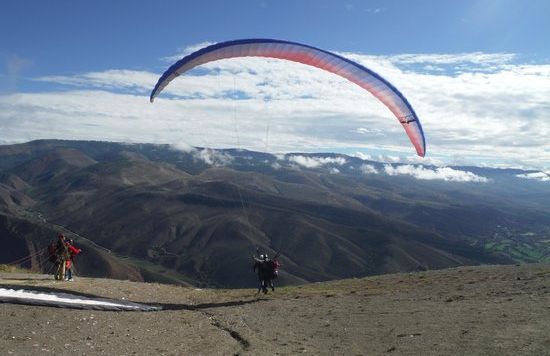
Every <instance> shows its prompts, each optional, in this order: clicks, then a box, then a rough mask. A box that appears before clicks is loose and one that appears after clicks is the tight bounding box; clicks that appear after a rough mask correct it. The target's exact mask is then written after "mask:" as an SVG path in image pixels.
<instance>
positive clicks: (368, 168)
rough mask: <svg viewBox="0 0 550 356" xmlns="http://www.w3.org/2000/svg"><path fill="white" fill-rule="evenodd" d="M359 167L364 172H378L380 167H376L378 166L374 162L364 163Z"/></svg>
mask: <svg viewBox="0 0 550 356" xmlns="http://www.w3.org/2000/svg"><path fill="white" fill-rule="evenodd" d="M359 169H360V170H361V172H363V174H378V169H376V167H374V166H373V165H372V164H362V165H361V167H359Z"/></svg>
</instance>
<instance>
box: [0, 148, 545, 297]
mask: <svg viewBox="0 0 550 356" xmlns="http://www.w3.org/2000/svg"><path fill="white" fill-rule="evenodd" d="M402 168H407V169H410V167H409V166H404V165H388V164H382V163H378V162H373V161H364V160H361V159H358V158H355V157H349V156H344V155H334V154H317V155H305V154H297V153H296V154H287V155H285V156H275V155H270V154H265V153H259V152H250V151H243V150H212V149H201V148H196V149H186V150H185V151H181V150H177V149H175V148H173V147H170V146H165V145H164V146H163V145H150V144H135V145H129V144H119V143H107V142H85V141H34V142H29V143H26V144H21V145H11V146H0V229H1V231H2V232H3V233H2V234H1V239H2V241H1V242H2V243H3V245H4V246H5V247H6V249H4V250H3V251H5V252H2V253H1V254H0V257H1V258H2V259H1V260H0V262H4V263H5V262H11V261H13V260H16V259H18V258H21V257H24V256H27V255H29V254H30V253H32V252H33V251H35V252H36V251H40V250H41V249H43V248H44V247H45V246H46V245H47V243H48V242H49V241H51V239H53V238H54V237H55V235H56V233H57V232H64V233H65V234H67V235H69V236H70V237H74V238H75V239H76V243H77V244H79V245H80V246H82V247H83V248H84V250H85V254H83V255H82V256H80V257H79V259H78V260H77V264H76V266H77V272H78V273H79V274H80V275H85V276H94V277H101V276H108V277H114V278H122V279H126V278H130V279H132V280H137V281H163V282H170V283H180V284H189V283H190V284H194V285H198V286H222V287H224V286H225V287H245V286H252V285H254V276H253V275H252V274H251V271H250V270H251V267H250V256H251V255H252V254H254V253H255V251H256V249H257V248H258V249H259V250H260V251H262V252H263V251H266V252H268V253H269V254H270V255H272V256H273V255H275V254H276V253H277V252H280V253H281V262H282V264H283V271H282V275H281V280H280V283H282V284H296V283H303V282H307V281H310V282H311V281H323V280H330V279H341V278H350V277H361V276H366V275H373V274H381V273H393V272H404V271H415V270H428V269H439V268H446V267H453V266H461V265H475V264H480V263H482V264H486V263H513V262H514V261H523V262H536V261H547V260H548V259H549V258H550V244H548V241H550V240H549V238H550V229H549V226H550V205H549V203H548V202H549V201H550V188H549V186H550V185H549V184H548V183H547V182H538V181H534V180H528V179H521V178H519V177H518V176H520V175H521V174H528V173H529V172H528V171H520V170H498V169H489V168H485V169H481V168H476V167H462V168H461V167H455V169H452V170H451V173H452V174H455V175H458V176H459V177H462V178H464V177H466V178H468V179H469V180H463V181H452V180H450V181H449V180H422V179H416V178H414V177H411V176H407V175H400V174H394V173H392V172H396V171H398V170H399V169H402ZM416 169H420V168H416ZM421 169H422V170H424V171H428V172H435V170H436V168H434V167H429V166H425V167H423V168H421ZM472 177H473V178H474V179H473V180H472V179H470V178H472ZM451 178H453V177H451ZM27 266H28V267H33V268H37V269H41V270H42V271H44V272H47V270H48V268H50V267H49V266H48V265H47V264H46V263H45V261H44V259H43V258H42V257H41V256H38V257H36V258H35V259H31V260H30V261H29V262H28V263H27ZM228 266H229V267H230V268H228Z"/></svg>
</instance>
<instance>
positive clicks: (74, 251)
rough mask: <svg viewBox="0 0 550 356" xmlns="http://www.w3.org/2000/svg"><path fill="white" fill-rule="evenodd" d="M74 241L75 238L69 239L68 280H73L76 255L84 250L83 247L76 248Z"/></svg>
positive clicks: (66, 270) (66, 264) (66, 265)
mask: <svg viewBox="0 0 550 356" xmlns="http://www.w3.org/2000/svg"><path fill="white" fill-rule="evenodd" d="M73 243H74V241H73V239H70V240H68V241H67V250H68V251H69V258H67V261H66V262H65V275H66V280H67V281H72V280H73V259H74V256H76V255H78V254H79V253H80V252H82V250H81V249H79V248H76V247H75V246H74V245H73Z"/></svg>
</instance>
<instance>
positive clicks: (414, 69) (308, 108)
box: [0, 0, 550, 170]
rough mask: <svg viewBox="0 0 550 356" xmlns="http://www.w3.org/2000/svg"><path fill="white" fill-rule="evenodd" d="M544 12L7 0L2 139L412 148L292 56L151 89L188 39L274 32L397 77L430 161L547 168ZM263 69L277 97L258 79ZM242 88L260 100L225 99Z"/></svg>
mask: <svg viewBox="0 0 550 356" xmlns="http://www.w3.org/2000/svg"><path fill="white" fill-rule="evenodd" d="M549 24H550V2H549V1H533V0H532V1H519V0H517V1H512V0H502V1H490V0H486V1H429V0H425V1H216V2H212V1H210V2H207V1H204V2H192V1H186V2H185V1H157V2H151V1H137V0H134V1H24V0H22V1H3V2H2V3H1V5H0V130H1V131H0V132H1V133H0V142H4V143H11V142H23V141H26V140H31V139H37V138H65V139H71V138H72V139H105V140H114V141H130V142H140V141H147V142H159V143H160V142H162V143H178V144H182V143H184V144H189V145H207V146H212V147H230V146H235V144H236V142H237V141H238V144H239V145H241V146H242V147H243V148H249V149H267V150H270V151H319V150H323V151H326V150H334V151H339V152H346V153H356V152H360V153H362V154H364V155H366V157H367V156H370V157H372V158H380V159H388V157H400V158H395V159H400V160H401V161H406V160H412V158H410V155H411V152H410V147H409V146H408V143H407V140H406V138H403V137H398V138H394V136H393V135H398V134H399V130H401V128H400V127H399V126H398V125H396V123H395V122H392V121H391V120H390V117H391V115H390V114H388V112H387V110H386V109H385V108H384V107H381V106H380V105H379V104H378V103H376V102H375V100H372V99H371V98H366V99H365V100H364V103H363V96H367V95H368V93H367V94H364V93H362V92H360V90H358V89H349V88H348V87H347V86H346V85H348V86H349V84H348V83H344V82H342V81H338V80H337V79H335V78H333V77H332V76H330V75H328V74H326V73H319V74H318V73H317V72H316V71H315V70H310V69H309V68H305V69H304V68H302V67H303V66H301V65H298V64H293V63H290V64H289V63H279V62H281V61H276V62H273V61H267V62H266V61H264V62H258V61H254V60H251V61H247V60H244V61H240V62H239V61H235V60H229V61H225V62H224V63H219V64H218V65H212V66H207V67H205V69H204V70H205V71H206V74H208V73H209V71H210V74H212V75H211V76H208V75H206V76H204V74H205V73H204V72H201V73H198V72H194V73H190V75H189V77H188V78H186V79H183V80H181V81H179V83H174V84H175V86H174V88H173V92H172V94H174V95H176V96H177V95H178V90H180V92H179V94H181V99H180V100H178V101H177V102H174V101H172V100H166V102H165V103H163V102H162V100H160V101H159V102H158V103H155V104H154V106H151V105H150V104H149V103H148V101H147V99H146V97H147V94H148V92H149V91H150V89H152V87H153V86H154V84H155V82H156V79H157V78H158V76H160V75H161V74H162V72H163V71H164V70H165V69H166V68H167V67H168V66H169V65H170V64H171V61H173V60H175V59H176V58H178V57H179V56H181V55H183V54H185V53H188V52H189V48H199V47H200V45H201V44H205V43H214V42H219V41H225V40H230V39H237V38H254V37H256V38H279V39H287V40H292V41H297V42H302V43H307V44H311V45H313V46H316V47H320V48H324V49H327V50H331V51H335V52H338V53H340V54H343V55H347V56H349V57H352V58H353V59H355V60H357V61H358V62H361V63H362V64H364V65H366V66H367V67H369V68H373V69H375V70H376V71H377V72H379V73H380V74H382V75H383V76H384V77H386V78H387V79H389V80H390V81H391V82H392V83H393V84H395V85H396V86H397V87H398V88H399V89H400V90H401V91H402V92H404V93H405V95H406V96H407V97H408V98H409V101H411V104H412V105H413V106H414V107H415V109H416V111H417V113H419V114H421V121H422V122H423V126H424V130H425V132H426V135H427V138H428V159H427V160H426V161H423V162H426V163H444V164H462V163H475V164H488V165H495V164H499V165H508V166H522V167H535V168H540V169H545V170H550V147H549V144H548V141H550V140H549V139H548V138H549V137H550V124H545V123H543V122H541V120H543V119H544V118H546V121H548V120H547V118H548V117H550V107H549V105H548V104H547V102H548V99H547V98H548V97H549V95H550V87H549V84H545V83H548V82H549V80H548V79H550V74H549V73H550V69H549V68H550V46H548V45H547V43H548V38H550V25H549ZM186 49H187V50H186ZM250 73H254V75H251V74H250ZM199 74H200V75H199ZM297 78H299V79H300V80H297ZM319 78H320V79H319ZM178 79H180V78H178ZM209 80H210V82H208V81H209ZM266 81H268V85H267V86H268V87H269V88H268V89H269V90H270V98H271V99H269V100H267V99H266V97H265V91H259V90H258V88H259V87H260V86H264V87H265V82H266ZM208 83H210V84H208ZM304 83H305V84H306V85H304ZM351 86H352V85H351ZM189 88H194V89H193V90H194V91H193V92H199V94H200V95H199V98H198V99H197V98H195V99H193V100H190V99H189V97H187V96H185V94H186V93H187V94H188V93H189V92H188V91H189V90H191V89H189ZM231 88H233V89H234V90H233V93H231ZM237 88H239V89H241V88H246V89H243V90H242V92H243V93H245V94H246V97H247V98H249V99H250V100H244V101H243V100H240V101H243V102H242V103H238V104H236V103H235V100H231V97H233V96H235V95H234V94H235V91H236V89H237ZM262 90H263V89H262ZM348 90H349V96H346V97H342V94H339V93H340V92H346V93H347V92H348ZM303 98H310V99H311V100H303ZM142 101H143V102H142ZM357 101H361V104H360V105H356V104H354V103H355V102H357ZM515 103H517V105H514V104H515ZM297 107H300V110H298V109H296V108H297ZM340 108H343V109H342V110H339V109H340ZM228 113H230V114H228ZM259 117H261V119H258V118H259ZM266 117H267V119H266ZM209 120H210V121H209ZM288 120H289V121H288ZM377 120H381V121H380V124H379V123H378V121H377ZM507 120H508V121H507ZM266 121H267V123H266ZM293 123H294V124H293ZM289 125H290V126H289ZM292 125H294V126H292ZM236 130H237V131H236ZM235 131H236V132H235ZM228 132H233V136H232V137H231V138H230V139H228ZM235 137H238V140H236V139H235ZM362 142H366V143H365V144H362ZM390 159H394V158H390ZM430 159H431V160H430Z"/></svg>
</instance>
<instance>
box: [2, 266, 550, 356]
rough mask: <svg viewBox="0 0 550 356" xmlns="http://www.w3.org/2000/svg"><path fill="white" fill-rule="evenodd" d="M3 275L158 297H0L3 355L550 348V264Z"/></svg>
mask: <svg viewBox="0 0 550 356" xmlns="http://www.w3.org/2000/svg"><path fill="white" fill-rule="evenodd" d="M0 286H2V287H6V286H11V287H14V286H20V287H21V288H27V289H37V288H38V289H51V290H56V291H62V292H75V293H83V294H89V295H94V296H100V297H106V298H115V299H125V300H130V301H134V302H140V303H146V304H153V305H162V306H163V309H164V310H162V311H159V312H112V311H90V310H73V309H62V308H54V307H40V306H28V305H15V304H0V320H1V321H0V323H1V324H0V325H1V328H0V329H1V330H0V353H1V354H2V355H34V354H41V355H44V354H56V355H69V354H71V355H74V354H79V355H96V354H106V355H234V354H241V355H247V354H262V355H296V354H300V353H305V354H315V355H318V354H322V355H385V354H392V355H550V266H549V265H540V264H537V265H521V266H477V267H461V268H453V269H446V270H439V271H427V272H418V273H408V274H393V275H383V276H375V277H368V278H364V279H351V280H342V281H334V282H327V283H315V284H308V285H303V286H295V287H285V288H279V289H277V290H275V292H274V293H271V292H270V293H269V294H268V295H267V296H263V295H261V296H259V295H256V291H255V290H242V289H239V290H206V289H205V290H200V289H194V288H184V287H176V286H170V285H160V284H148V283H135V282H128V281H116V280H105V279H88V278H79V279H77V280H76V281H74V282H70V283H69V282H57V281H53V280H47V279H46V280H43V279H42V280H41V279H38V278H37V279H33V278H32V276H30V277H29V279H22V280H15V279H12V278H9V276H8V275H5V276H4V278H3V279H0Z"/></svg>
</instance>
